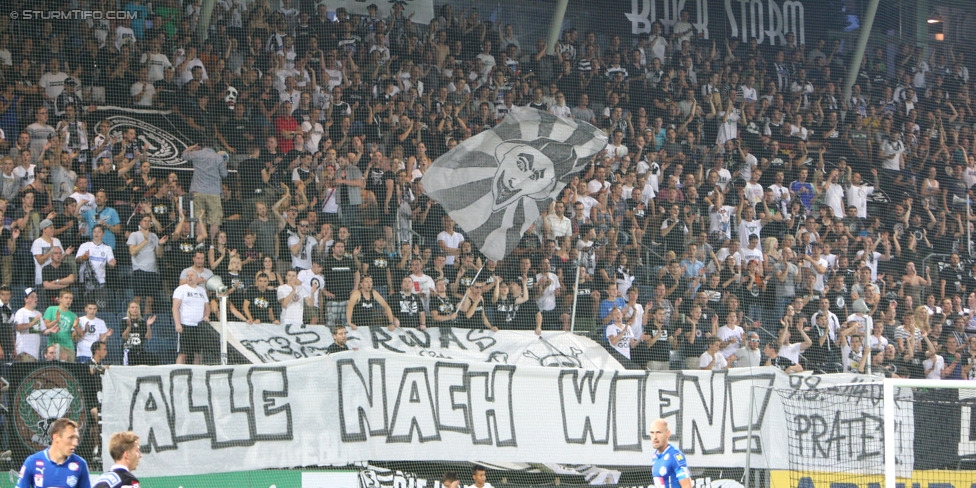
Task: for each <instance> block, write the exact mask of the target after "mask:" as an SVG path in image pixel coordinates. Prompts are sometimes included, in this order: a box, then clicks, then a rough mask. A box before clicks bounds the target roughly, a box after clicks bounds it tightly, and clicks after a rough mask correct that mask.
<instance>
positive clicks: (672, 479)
mask: <svg viewBox="0 0 976 488" xmlns="http://www.w3.org/2000/svg"><path fill="white" fill-rule="evenodd" d="M650 434H651V446H653V447H654V457H653V460H654V465H653V467H652V468H651V476H653V477H654V486H655V488H691V475H690V474H689V473H688V460H687V459H685V453H683V452H681V449H678V448H677V447H674V446H672V445H671V444H669V443H668V438H669V437H671V429H670V428H668V422H667V421H666V420H664V419H657V420H655V421H654V422H653V423H651V432H650Z"/></svg>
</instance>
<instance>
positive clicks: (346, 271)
mask: <svg viewBox="0 0 976 488" xmlns="http://www.w3.org/2000/svg"><path fill="white" fill-rule="evenodd" d="M323 268H324V273H323V274H324V275H325V289H326V290H328V291H329V292H330V293H332V294H334V295H335V300H336V301H339V302H342V301H346V300H349V295H350V294H351V293H352V285H353V279H354V277H355V273H356V264H355V262H354V261H353V260H352V259H350V258H347V257H343V258H342V259H336V258H335V256H329V257H328V258H326V260H325V263H324V265H323Z"/></svg>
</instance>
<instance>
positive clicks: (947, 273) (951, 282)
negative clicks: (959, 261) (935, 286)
mask: <svg viewBox="0 0 976 488" xmlns="http://www.w3.org/2000/svg"><path fill="white" fill-rule="evenodd" d="M966 274H967V273H966V271H965V269H964V268H963V267H962V266H956V267H953V266H952V265H949V264H946V266H945V267H944V268H942V269H940V270H939V279H940V280H945V282H946V286H945V291H946V293H947V294H961V293H962V292H963V291H964V290H963V289H962V287H963V282H964V281H965V277H966Z"/></svg>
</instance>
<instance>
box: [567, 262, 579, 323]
mask: <svg viewBox="0 0 976 488" xmlns="http://www.w3.org/2000/svg"><path fill="white" fill-rule="evenodd" d="M579 280H580V266H576V282H575V283H574V284H573V311H572V312H571V313H570V314H569V331H570V332H576V302H578V301H579Z"/></svg>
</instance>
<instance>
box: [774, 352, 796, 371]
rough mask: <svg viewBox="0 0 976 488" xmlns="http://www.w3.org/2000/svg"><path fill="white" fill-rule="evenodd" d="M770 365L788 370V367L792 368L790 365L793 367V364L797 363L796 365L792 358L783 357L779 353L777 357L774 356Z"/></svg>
mask: <svg viewBox="0 0 976 488" xmlns="http://www.w3.org/2000/svg"><path fill="white" fill-rule="evenodd" d="M767 359H768V358H767ZM770 365H772V366H773V367H776V368H779V369H782V370H783V371H786V369H787V368H790V367H792V366H795V365H796V363H794V362H793V361H792V360H790V359H789V358H785V357H783V356H779V355H777V356H776V357H774V358H773V359H772V360H771V362H770Z"/></svg>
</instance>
